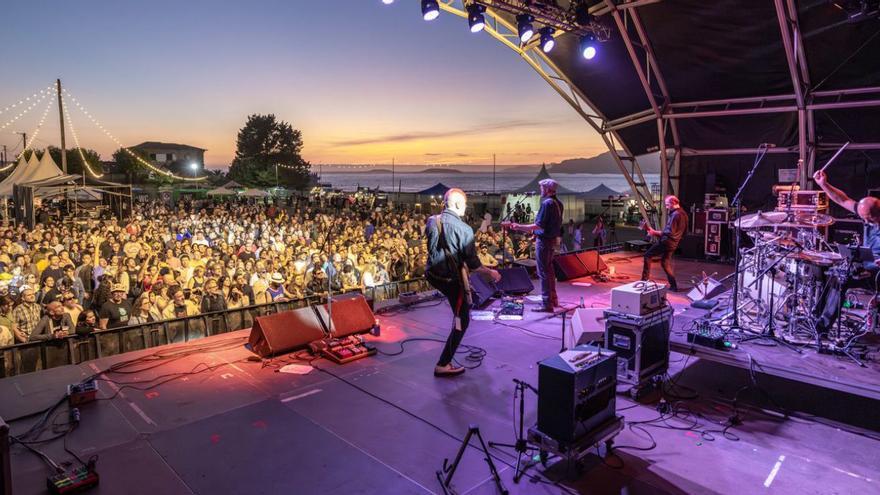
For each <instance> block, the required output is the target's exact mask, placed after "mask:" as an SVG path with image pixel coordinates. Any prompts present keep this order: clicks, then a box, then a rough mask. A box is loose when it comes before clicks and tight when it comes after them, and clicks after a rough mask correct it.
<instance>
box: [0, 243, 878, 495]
mask: <svg viewBox="0 0 880 495" xmlns="http://www.w3.org/2000/svg"><path fill="white" fill-rule="evenodd" d="M627 256H631V255H630V254H626V253H622V254H621V253H619V254H615V255H610V256H608V257H607V258H608V259H609V260H610V261H611V262H612V264H613V265H614V266H615V268H616V271H617V273H618V274H620V275H630V276H631V275H632V274H634V273H636V272H637V271H639V269H640V260H639V259H638V258H634V259H627V258H626V257H627ZM677 268H678V271H679V273H680V274H681V275H680V280H682V281H685V280H689V279H690V275H691V274H695V273H698V272H699V271H700V270H703V269H705V270H707V271H723V270H725V269H726V270H729V269H730V268H729V267H717V266H706V265H702V264H697V263H689V262H684V261H679V262H678V264H677ZM617 283H620V282H619V281H617V282H614V283H611V282H608V283H599V284H593V285H592V286H590V287H585V286H575V285H572V284H570V283H561V284H560V287H559V290H560V298H561V300H562V301H564V302H565V303H570V304H576V303H577V302H578V301H579V298H580V297H584V299H585V301H586V302H587V304H588V305H592V306H596V307H600V306H602V305H603V304H607V303H608V299H609V291H610V289H611V287H613V286H614V285H616V284H617ZM670 300H671V302H672V303H673V305H674V306H675V308H676V316H675V330H674V331H673V335H674V336H675V335H679V337H680V336H681V333H680V332H681V330H680V329H681V328H682V326H683V325H685V324H686V323H687V322H688V320H689V319H692V318H694V317H698V316H699V315H700V314H699V313H697V312H696V311H695V310H692V309H685V308H686V307H687V300H686V298H685V297H684V295H683V294H675V295H672V296H671V297H670ZM380 318H381V322H382V335H381V336H380V337H370V339H371V340H372V341H373V342H374V343H375V345H376V346H377V347H378V348H379V349H381V350H382V351H383V352H384V353H385V354H380V355H378V356H375V357H373V358H368V359H363V360H360V361H357V362H354V363H351V364H348V365H343V366H336V365H333V364H330V363H329V362H327V361H324V360H320V361H316V362H314V365H316V366H317V368H318V369H314V370H312V371H311V372H310V373H308V374H305V375H295V374H288V373H281V372H278V367H279V366H280V365H283V364H286V363H287V362H290V360H285V359H283V358H282V359H278V360H276V361H275V362H273V363H271V364H270V365H269V366H266V365H265V364H266V363H260V362H254V361H251V360H248V357H249V356H251V354H250V353H249V352H248V351H247V350H245V349H244V348H243V343H244V341H245V340H246V337H247V332H236V333H232V334H226V335H222V336H216V337H212V338H209V339H205V340H201V341H197V342H192V343H189V344H183V345H173V346H166V347H162V348H156V349H151V350H148V351H140V352H137V353H131V354H126V355H123V356H115V357H112V358H103V359H99V360H96V361H92V362H88V363H84V364H82V365H78V366H67V367H62V368H55V369H50V370H47V371H43V372H39V373H33V374H29V375H23V376H17V377H12V378H7V379H3V380H0V397H2V400H0V417H3V418H16V417H18V416H21V415H24V414H26V413H29V412H33V411H36V410H40V409H42V408H44V407H46V406H48V405H50V404H52V403H54V402H56V401H57V400H58V399H59V398H60V397H61V396H62V395H63V393H64V390H65V387H66V385H67V384H69V383H74V382H77V381H79V380H81V379H82V378H83V377H86V376H88V375H91V374H93V373H95V372H97V371H100V370H106V369H108V368H109V367H110V366H112V365H114V364H117V365H118V364H119V363H123V362H125V361H129V360H132V359H133V358H137V357H142V358H144V359H143V360H141V361H140V362H138V363H137V364H135V365H132V367H129V368H125V371H128V372H127V373H117V372H114V373H110V374H107V375H105V376H107V377H108V378H110V379H112V380H113V382H110V381H102V382H100V388H101V390H100V396H101V397H102V398H104V399H105V400H100V401H98V402H95V403H91V404H88V405H85V406H83V407H82V423H81V426H80V427H79V428H78V429H76V430H75V431H73V432H72V433H71V434H70V435H68V437H67V448H69V449H70V450H72V451H73V452H76V453H77V454H78V455H79V456H80V457H83V458H87V457H90V456H93V455H97V456H98V464H97V466H98V470H99V472H100V474H101V485H100V486H99V487H98V488H96V489H94V490H93V491H91V492H89V493H94V494H120V493H125V494H130V495H135V494H151V495H152V494H157V493H161V494H163V495H173V494H190V493H198V494H274V493H298V494H299V493H302V494H312V493H314V494H330V493H346V494H348V493H377V494H403V493H439V492H440V485H439V483H438V482H437V479H436V476H435V471H436V470H437V469H439V468H440V467H441V465H442V463H443V459H444V458H447V457H448V458H452V457H454V455H455V453H456V451H457V449H458V447H459V443H460V439H461V438H463V436H464V435H465V433H466V432H467V428H468V425H469V424H472V423H475V424H478V425H479V426H480V429H481V430H482V433H483V435H484V437H485V438H486V439H487V440H493V441H501V442H512V441H513V440H514V418H513V412H514V409H513V406H514V402H513V401H514V397H513V391H514V384H513V382H512V380H513V379H522V380H525V381H528V382H530V383H533V384H537V364H536V363H537V362H538V361H540V360H542V359H544V358H546V357H548V356H550V355H553V354H554V353H556V352H558V350H559V347H560V341H559V335H560V320H559V319H558V318H557V319H540V316H539V315H537V314H533V313H530V312H527V313H526V315H525V320H523V321H517V322H504V323H506V324H502V323H499V322H492V321H474V322H473V323H472V325H471V328H470V329H469V330H468V333H467V335H466V336H465V339H464V343H465V344H469V345H473V346H479V347H480V348H482V349H485V352H486V356H485V359H484V360H483V362H482V365H481V366H480V367H478V368H475V369H471V370H468V371H467V372H466V373H465V374H464V376H461V377H458V378H455V379H438V378H435V377H434V376H433V375H432V370H433V366H434V363H435V361H436V359H437V357H438V355H439V353H440V348H441V346H442V344H441V343H440V342H437V341H435V340H432V339H441V340H442V339H445V337H446V335H447V333H448V330H447V329H448V328H449V324H450V320H451V316H450V310H449V308H448V306H447V305H446V303H445V302H434V303H426V304H424V305H422V306H420V307H413V308H410V309H407V310H405V311H399V312H397V313H396V314H388V315H382V316H380ZM405 339H421V340H410V341H408V342H407V343H406V344H405V345H404V347H403V351H402V352H400V351H401V345H400V344H401V342H403V341H404V340H405ZM752 347H758V346H754V345H748V346H743V347H742V348H741V349H739V350H738V351H736V352H737V353H740V352H741V353H750V354H751V355H752V360H753V361H754V363H755V368H756V369H757V371H758V373H757V376H756V378H757V382H758V385H759V388H756V387H747V386H748V385H749V384H750V379H749V375H748V372H747V371H746V370H744V369H741V367H738V366H728V365H726V364H721V363H717V362H714V361H712V360H709V359H706V358H704V357H701V355H702V354H700V353H698V354H696V355H690V354H680V353H673V354H672V358H671V359H672V361H673V363H672V365H671V369H670V375H672V377H673V379H674V381H675V384H674V386H672V387H671V389H668V390H667V392H668V393H667V394H666V397H665V399H663V401H662V402H660V398H659V396H656V395H655V396H648V397H646V398H645V399H642V400H641V402H634V401H632V400H630V399H629V398H628V396H626V395H624V394H621V395H619V396H618V402H617V404H618V411H619V413H620V414H622V415H623V416H624V417H625V418H626V420H627V421H628V422H629V426H628V427H627V428H625V429H624V430H623V432H622V433H621V434H620V435H619V436H618V437H617V439H616V444H617V445H618V446H619V447H620V448H617V449H615V450H614V452H613V454H612V455H608V456H605V454H606V452H605V451H604V448H603V449H601V451H600V452H599V453H600V454H602V457H600V455H597V454H590V455H588V456H587V457H586V459H585V461H584V466H583V470H582V471H581V473H580V474H579V475H578V476H577V477H576V479H574V480H565V479H562V474H564V472H563V471H562V470H561V469H559V467H558V466H557V467H551V468H550V469H549V470H547V471H546V472H545V471H544V470H543V468H540V467H536V468H532V470H530V473H531V474H535V475H539V476H537V477H536V478H534V479H529V478H524V479H523V480H522V481H521V482H520V483H519V484H514V483H513V481H512V479H511V478H512V472H513V469H512V467H511V465H512V464H513V463H514V462H515V459H514V458H513V457H511V456H510V455H509V454H508V453H507V452H506V451H501V450H495V451H493V453H494V457H495V458H496V464H497V465H498V466H499V469H500V471H501V477H502V478H503V480H504V483H505V485H506V486H507V488H508V489H509V490H510V491H511V493H523V494H524V493H528V494H533V493H537V494H544V493H547V494H550V493H583V494H692V493H700V494H703V493H730V494H742V493H765V492H766V493H780V494H819V493H821V494H824V493H880V486H878V480H880V435H878V433H876V430H878V429H880V424H878V423H880V414H878V413H877V410H878V409H877V402H876V401H874V400H872V399H870V398H867V397H859V396H855V395H852V394H848V393H844V392H841V391H838V390H832V389H829V388H827V387H817V386H815V385H811V384H805V383H800V382H797V381H793V380H791V379H786V378H780V377H778V376H774V375H773V374H771V373H770V372H769V371H768V372H767V373H765V372H764V371H767V370H766V369H764V368H765V367H771V365H772V367H784V366H786V364H785V363H786V362H788V361H787V360H796V361H798V363H800V364H799V366H803V370H804V371H806V372H812V373H814V374H828V373H831V372H832V371H833V374H834V376H835V377H838V378H840V379H846V377H848V376H849V377H850V379H851V380H856V378H854V375H853V374H852V371H853V370H852V369H851V368H850V365H849V364H848V363H847V362H846V361H845V360H843V359H840V358H835V357H828V356H810V355H805V356H800V355H796V357H795V356H791V355H789V354H788V353H791V351H786V350H784V349H776V350H775V351H774V348H766V347H762V348H760V349H751V348H752ZM683 350H686V349H683ZM783 351H784V352H783ZM157 352H160V353H162V354H161V356H160V357H161V359H159V358H158V357H157V356H156V353H157ZM792 354H794V353H792ZM731 355H732V354H731ZM731 355H728V356H726V357H728V358H729V357H730V356H731ZM147 356H150V357H149V358H147ZM462 356H463V355H462ZM746 359H748V358H746ZM817 359H824V360H828V361H827V362H825V363H824V364H822V365H818V364H816V363H817V362H818V361H817ZM731 364H735V363H731ZM770 371H772V370H770ZM861 372H862V373H864V374H863V375H861V374H860V375H859V377H858V380H860V381H861V382H864V383H867V384H868V386H870V384H871V383H873V384H874V385H875V386H876V384H877V383H878V382H880V375H878V374H877V373H876V370H875V369H871V370H861ZM789 378H791V377H789ZM157 384H158V385H157ZM734 397H736V398H737V413H736V415H737V416H738V418H739V420H740V422H739V423H738V424H736V425H734V426H731V427H730V428H728V429H727V430H726V432H722V430H724V427H723V426H722V425H724V424H725V423H726V422H727V421H728V418H730V417H731V416H733V415H734V410H733V407H732V400H733V399H734ZM664 408H671V409H672V410H673V411H676V414H675V415H671V414H661V413H660V412H658V409H664ZM780 410H785V411H787V414H783V413H780V412H778V411H780ZM58 413H59V414H58V415H57V417H55V418H53V419H54V421H55V422H56V423H58V424H61V423H64V422H66V421H67V414H66V406H62V407H61V408H59V410H58ZM525 419H526V424H527V425H531V424H534V422H535V420H536V397H535V396H534V395H531V394H530V395H529V396H528V397H527V404H526V415H525ZM32 423H33V420H32V419H28V420H23V421H17V422H14V423H13V425H12V433H13V434H20V433H21V432H23V431H24V430H26V429H28V428H29V427H30V425H31V424H32ZM871 430H874V431H871ZM46 436H51V431H47V433H46ZM652 445H653V448H651V447H652ZM37 447H39V448H40V449H42V450H44V451H45V452H46V453H47V454H49V455H50V456H51V457H53V458H54V459H57V460H69V459H71V456H70V455H69V454H67V453H65V451H64V445H62V442H60V441H55V442H48V443H45V444H40V445H38V446H37ZM640 449H646V450H640ZM12 466H13V472H14V487H15V491H14V493H15V494H16V495H29V494H37V493H40V494H42V493H45V492H46V488H45V477H46V476H47V474H49V471H48V469H47V468H46V467H45V465H44V464H43V463H42V461H41V460H40V459H39V458H38V457H36V456H35V455H33V454H31V453H29V452H28V451H26V450H24V449H23V448H22V447H21V446H14V447H13V448H12ZM454 485H455V486H456V487H457V489H458V491H459V493H468V494H491V493H495V488H494V485H493V483H492V482H491V480H490V479H489V472H488V469H487V467H486V464H485V462H484V461H483V459H482V456H481V454H480V453H478V452H477V451H476V450H475V449H470V450H469V451H468V452H467V453H466V454H465V457H464V459H463V462H462V464H461V466H460V469H459V471H458V473H457V474H456V476H455V482H454Z"/></svg>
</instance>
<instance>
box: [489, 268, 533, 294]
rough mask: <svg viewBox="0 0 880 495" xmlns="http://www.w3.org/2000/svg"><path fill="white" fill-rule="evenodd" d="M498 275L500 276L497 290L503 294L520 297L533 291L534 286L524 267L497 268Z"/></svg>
mask: <svg viewBox="0 0 880 495" xmlns="http://www.w3.org/2000/svg"><path fill="white" fill-rule="evenodd" d="M498 273H500V274H501V281H500V282H498V290H499V291H501V292H503V293H505V294H513V295H517V296H521V295H523V294H528V293H529V292H531V291H533V290H535V285H534V284H533V283H532V279H531V277H529V272H528V270H527V269H526V268H525V267H522V266H516V267H513V268H499V269H498Z"/></svg>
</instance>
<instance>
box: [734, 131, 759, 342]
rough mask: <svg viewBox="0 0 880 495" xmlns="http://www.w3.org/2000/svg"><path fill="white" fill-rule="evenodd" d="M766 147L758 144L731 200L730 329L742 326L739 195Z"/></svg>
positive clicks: (756, 167) (750, 178)
mask: <svg viewBox="0 0 880 495" xmlns="http://www.w3.org/2000/svg"><path fill="white" fill-rule="evenodd" d="M767 149H768V146H767V143H761V144H760V145H758V154H757V156H755V164H754V165H752V169H751V170H749V174H748V175H747V176H746V179H745V180H744V181H743V183H742V185H741V186H739V190H737V191H736V195H734V197H733V201H732V204H733V211H734V221H733V230H734V235H736V243H735V245H736V247H735V249H736V252H735V253H734V258H733V259H734V261H733V272H734V274H735V276H734V278H733V298H732V301H731V311H732V313H733V315H732V316H733V321H732V322H731V324H730V330H740V329H741V328H742V327H741V326H740V324H739V313H738V308H739V285H740V282H739V279H740V276H741V275H742V274H741V273H740V268H741V267H740V261H741V259H740V254H739V249H740V242H741V241H740V237H742V228H741V226H740V222H739V220H740V208H741V206H742V205H741V202H742V200H741V197H742V194H743V191H745V189H746V186H747V185H748V184H749V182H750V181H751V180H752V176H753V175H755V170H757V169H758V164H760V163H761V160H763V159H764V155H766V154H767Z"/></svg>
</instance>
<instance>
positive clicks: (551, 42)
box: [538, 26, 556, 53]
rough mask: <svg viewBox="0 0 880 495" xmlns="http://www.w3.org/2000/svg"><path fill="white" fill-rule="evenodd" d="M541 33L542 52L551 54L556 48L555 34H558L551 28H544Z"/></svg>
mask: <svg viewBox="0 0 880 495" xmlns="http://www.w3.org/2000/svg"><path fill="white" fill-rule="evenodd" d="M538 32H539V33H541V51H543V52H544V53H550V51H551V50H553V47H554V46H556V39H555V38H553V33H555V32H556V30H555V29H553V28H552V27H550V26H545V27H542V28H541V29H540V30H539V31H538Z"/></svg>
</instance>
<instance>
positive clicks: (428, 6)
mask: <svg viewBox="0 0 880 495" xmlns="http://www.w3.org/2000/svg"><path fill="white" fill-rule="evenodd" d="M439 16H440V5H438V4H437V0H422V19H424V20H426V21H433V20H434V19H436V18H437V17H439Z"/></svg>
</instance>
